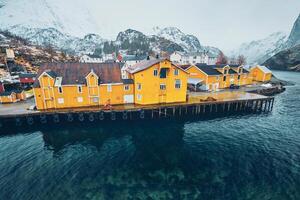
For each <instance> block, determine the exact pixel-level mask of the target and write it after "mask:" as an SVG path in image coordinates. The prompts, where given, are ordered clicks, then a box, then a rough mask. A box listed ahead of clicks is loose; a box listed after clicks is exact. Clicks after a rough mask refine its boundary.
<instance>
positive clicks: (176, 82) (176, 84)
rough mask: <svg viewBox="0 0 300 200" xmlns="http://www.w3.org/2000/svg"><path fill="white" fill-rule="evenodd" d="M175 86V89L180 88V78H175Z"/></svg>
mask: <svg viewBox="0 0 300 200" xmlns="http://www.w3.org/2000/svg"><path fill="white" fill-rule="evenodd" d="M175 88H176V89H180V88H181V81H180V79H176V80H175Z"/></svg>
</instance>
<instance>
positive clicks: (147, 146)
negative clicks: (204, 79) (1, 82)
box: [0, 72, 300, 200]
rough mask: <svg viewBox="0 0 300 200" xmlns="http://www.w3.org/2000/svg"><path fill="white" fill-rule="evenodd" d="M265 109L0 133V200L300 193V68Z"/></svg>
mask: <svg viewBox="0 0 300 200" xmlns="http://www.w3.org/2000/svg"><path fill="white" fill-rule="evenodd" d="M276 75H277V76H278V77H279V78H281V79H284V80H289V81H293V82H294V83H295V85H294V86H289V87H287V91H286V92H285V93H283V94H280V95H278V96H276V101H275V105H274V110H273V112H272V113H271V114H267V115H265V114H264V115H246V116H231V117H224V118H216V119H210V120H205V121H193V122H179V121H161V122H159V121H155V122H143V123H141V122H128V123H124V124H113V123H112V124H106V125H105V126H101V127H100V126H97V125H93V126H91V125H78V126H75V125H74V126H69V127H64V128H62V127H46V128H43V129H41V130H39V131H36V132H28V133H19V134H15V133H14V134H12V133H13V132H14V131H13V130H7V132H6V133H5V134H3V135H0V199H259V200H262V199H278V200H279V199H280V200H282V199H300V104H299V102H300V100H299V99H300V74H299V73H291V72H276Z"/></svg>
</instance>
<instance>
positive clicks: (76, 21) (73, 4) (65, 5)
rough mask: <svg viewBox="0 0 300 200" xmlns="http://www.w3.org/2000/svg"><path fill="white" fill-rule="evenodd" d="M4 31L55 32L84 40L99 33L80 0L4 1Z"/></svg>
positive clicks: (1, 22) (0, 13) (0, 11)
mask: <svg viewBox="0 0 300 200" xmlns="http://www.w3.org/2000/svg"><path fill="white" fill-rule="evenodd" d="M0 5H2V7H1V6H0V19H1V20H0V27H1V29H2V30H3V29H10V28H11V27H14V30H15V31H18V32H20V30H17V28H20V29H22V28H24V27H26V28H33V29H34V28H42V29H45V28H54V29H57V30H58V31H60V32H62V33H66V34H69V35H73V36H80V37H83V36H84V35H86V34H88V33H96V32H98V31H99V29H98V27H97V23H95V21H94V18H93V17H92V15H91V14H90V12H89V10H88V9H87V8H86V7H85V6H84V5H85V4H83V3H82V2H81V1H80V0H64V1H61V0H30V2H27V1H24V0H9V1H1V3H0Z"/></svg>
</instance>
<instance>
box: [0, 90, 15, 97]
mask: <svg viewBox="0 0 300 200" xmlns="http://www.w3.org/2000/svg"><path fill="white" fill-rule="evenodd" d="M12 93H13V91H5V92H2V93H0V96H1V97H3V96H10V95H11V94H12Z"/></svg>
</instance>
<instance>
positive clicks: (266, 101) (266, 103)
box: [264, 100, 268, 112]
mask: <svg viewBox="0 0 300 200" xmlns="http://www.w3.org/2000/svg"><path fill="white" fill-rule="evenodd" d="M267 108H268V100H265V109H264V110H265V112H267V111H268V110H267Z"/></svg>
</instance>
